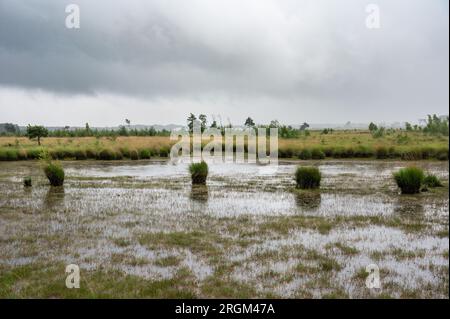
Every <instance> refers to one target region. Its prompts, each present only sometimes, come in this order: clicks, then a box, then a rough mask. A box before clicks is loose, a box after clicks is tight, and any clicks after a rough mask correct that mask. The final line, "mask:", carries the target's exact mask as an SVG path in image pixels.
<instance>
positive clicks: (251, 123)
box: [244, 117, 255, 127]
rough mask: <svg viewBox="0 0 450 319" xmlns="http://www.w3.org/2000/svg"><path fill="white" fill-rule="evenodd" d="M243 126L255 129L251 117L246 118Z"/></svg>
mask: <svg viewBox="0 0 450 319" xmlns="http://www.w3.org/2000/svg"><path fill="white" fill-rule="evenodd" d="M244 125H245V126H247V127H255V122H254V121H253V119H252V118H251V117H247V119H246V120H245V124H244Z"/></svg>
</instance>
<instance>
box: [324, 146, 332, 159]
mask: <svg viewBox="0 0 450 319" xmlns="http://www.w3.org/2000/svg"><path fill="white" fill-rule="evenodd" d="M323 152H324V153H325V156H326V157H333V156H334V148H333V147H325V148H324V149H323Z"/></svg>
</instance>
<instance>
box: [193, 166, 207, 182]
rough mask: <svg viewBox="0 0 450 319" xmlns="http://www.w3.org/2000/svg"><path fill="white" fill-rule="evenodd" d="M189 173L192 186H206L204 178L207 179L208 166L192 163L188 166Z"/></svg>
mask: <svg viewBox="0 0 450 319" xmlns="http://www.w3.org/2000/svg"><path fill="white" fill-rule="evenodd" d="M189 172H190V173H191V178H192V184H206V178H207V177H208V164H206V162H204V161H202V162H200V163H192V164H191V165H189Z"/></svg>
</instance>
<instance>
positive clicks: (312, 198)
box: [294, 191, 322, 210]
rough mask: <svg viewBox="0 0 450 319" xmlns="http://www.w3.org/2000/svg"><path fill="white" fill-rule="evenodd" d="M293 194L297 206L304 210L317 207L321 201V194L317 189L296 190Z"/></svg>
mask: <svg viewBox="0 0 450 319" xmlns="http://www.w3.org/2000/svg"><path fill="white" fill-rule="evenodd" d="M294 196H295V202H296V203H297V206H299V207H301V208H303V209H305V210H310V209H315V208H318V207H319V206H320V203H321V202H322V195H321V193H320V192H319V191H302V192H296V193H295V195H294Z"/></svg>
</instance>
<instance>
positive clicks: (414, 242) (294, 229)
mask: <svg viewBox="0 0 450 319" xmlns="http://www.w3.org/2000/svg"><path fill="white" fill-rule="evenodd" d="M376 163H377V164H369V163H360V162H358V163H329V164H326V165H322V166H321V171H322V172H323V187H322V189H321V190H320V191H319V190H297V189H295V180H294V179H293V176H294V172H295V166H294V165H291V166H288V167H287V165H285V166H283V165H282V166H280V169H279V172H278V173H277V174H276V175H274V176H270V179H268V180H267V177H264V179H260V177H259V176H257V175H252V174H243V173H242V172H240V171H238V172H237V173H229V172H225V173H221V171H217V170H214V168H212V170H211V174H210V177H209V180H208V185H207V186H204V187H202V188H201V189H200V190H198V189H197V188H193V187H192V186H191V183H190V178H189V175H188V173H187V170H186V168H183V169H180V173H179V174H180V175H177V174H178V173H177V174H174V175H173V176H172V175H169V176H160V175H153V173H152V174H149V175H143V176H138V177H136V175H133V174H135V172H136V171H135V169H136V168H137V167H139V166H133V165H130V166H129V171H127V170H126V169H125V168H124V167H120V169H119V170H118V171H120V172H121V174H123V176H118V175H115V172H116V171H115V170H113V167H115V166H113V165H112V164H108V165H106V164H105V166H104V167H103V170H104V171H102V172H104V173H107V174H105V175H102V174H98V170H99V165H100V164H96V165H95V170H93V171H90V170H88V169H87V168H84V167H85V166H84V165H87V167H90V165H92V164H87V162H86V163H84V162H83V163H79V162H74V163H70V162H65V163H64V164H65V169H66V172H67V176H66V181H65V185H64V188H63V189H58V190H55V189H52V188H50V187H49V186H48V182H47V181H46V179H45V176H44V175H43V173H42V171H41V170H39V169H37V172H36V171H35V168H36V167H38V166H37V165H36V167H35V166H33V165H35V164H36V163H35V164H33V163H0V165H2V170H1V174H0V231H1V232H0V234H1V235H0V252H1V256H2V258H1V259H0V297H3V298H6V297H13V298H28V297H43V298H71V297H74V298H110V297H114V298H129V297H132V298H133V297H136V298H183V297H186V298H202V297H204V298H215V297H217V298H258V297H261V298H265V297H268V298H280V297H288V298H411V297H417V298H448V280H449V279H448V184H447V183H446V181H445V180H446V178H447V177H448V168H447V166H446V165H444V163H439V162H427V163H422V164H421V165H423V166H424V168H425V170H426V171H427V172H433V174H435V175H436V176H439V178H440V180H442V181H443V184H444V187H441V188H433V189H430V190H429V191H428V192H425V193H420V194H415V195H402V196H400V195H399V194H398V191H397V189H396V185H395V182H394V180H393V179H392V172H393V171H397V170H398V169H399V167H401V165H400V164H399V163H393V164H387V163H380V162H376ZM150 165H160V164H150ZM370 165H375V167H380V170H378V169H377V170H374V169H373V167H372V166H370ZM386 166H389V167H388V169H387V168H386ZM127 167H128V166H127ZM161 167H162V168H163V166H161ZM152 169H153V168H152ZM82 170H83V174H81V173H80V175H77V174H76V172H78V171H80V172H81V171H82ZM150 171H151V172H152V170H150ZM35 172H36V173H35ZM93 172H96V173H95V174H94V173H93ZM145 172H148V171H147V170H146V171H145ZM355 172H361V173H358V174H357V173H355ZM181 174H184V175H181ZM362 174H366V175H364V176H361V175H362ZM25 176H31V177H32V178H33V187H31V188H25V187H24V186H23V184H22V180H23V177H25ZM180 176H183V177H180ZM360 179H361V180H364V179H370V181H371V183H370V185H367V186H365V187H370V188H369V189H363V190H361V187H364V186H361V185H365V184H364V183H363V184H360V182H359V180H360ZM266 180H267V181H266ZM263 181H266V182H263ZM235 185H236V186H235ZM135 186H136V187H135ZM199 193H200V194H201V196H199ZM343 203H344V204H345V206H342V205H344V204H343ZM271 205H273V206H271ZM342 207H344V209H342ZM69 263H75V264H77V265H79V266H80V269H81V283H80V284H81V288H80V289H67V288H66V287H65V278H66V275H67V274H66V273H65V265H67V264H69ZM369 263H375V264H377V265H378V266H379V268H380V270H381V284H382V290H378V291H377V290H369V289H367V288H366V287H365V279H366V277H367V273H366V272H365V267H366V266H367V265H368V264H369ZM446 271H447V272H446Z"/></svg>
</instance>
